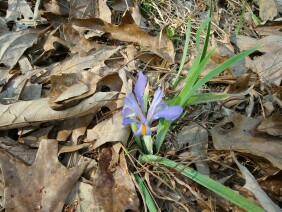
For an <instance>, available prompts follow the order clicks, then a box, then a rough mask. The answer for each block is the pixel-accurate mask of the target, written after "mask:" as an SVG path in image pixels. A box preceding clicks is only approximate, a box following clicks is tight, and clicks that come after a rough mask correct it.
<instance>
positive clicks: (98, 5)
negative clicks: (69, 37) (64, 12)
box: [69, 0, 111, 23]
mask: <svg viewBox="0 0 282 212" xmlns="http://www.w3.org/2000/svg"><path fill="white" fill-rule="evenodd" d="M69 17H70V18H80V19H85V18H101V19H102V20H104V21H107V22H109V23H110V22H111V10H110V9H109V7H108V6H107V4H106V1H105V0H96V1H88V0H81V1H72V2H71V3H70V14H69Z"/></svg>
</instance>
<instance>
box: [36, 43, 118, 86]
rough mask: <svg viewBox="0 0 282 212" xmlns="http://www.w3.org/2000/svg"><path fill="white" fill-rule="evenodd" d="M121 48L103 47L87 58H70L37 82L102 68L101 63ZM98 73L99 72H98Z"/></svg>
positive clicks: (74, 56)
mask: <svg viewBox="0 0 282 212" xmlns="http://www.w3.org/2000/svg"><path fill="white" fill-rule="evenodd" d="M119 49H120V47H115V48H112V47H103V48H100V49H98V50H95V51H91V52H89V55H88V56H86V57H80V56H79V55H78V54H75V55H73V56H72V57H69V58H68V59H66V60H64V61H63V62H61V63H60V64H58V65H56V66H54V67H50V68H49V69H48V71H47V72H48V73H46V74H44V75H43V76H42V77H40V78H39V79H37V82H42V81H44V80H47V79H49V78H50V76H51V75H59V74H63V73H65V74H66V73H79V72H82V71H83V70H84V69H90V68H93V67H94V66H98V67H100V63H101V62H104V61H105V60H106V59H108V58H109V57H110V56H112V55H113V54H114V53H116V52H117V51H118V50H119ZM97 71H98V70H97Z"/></svg>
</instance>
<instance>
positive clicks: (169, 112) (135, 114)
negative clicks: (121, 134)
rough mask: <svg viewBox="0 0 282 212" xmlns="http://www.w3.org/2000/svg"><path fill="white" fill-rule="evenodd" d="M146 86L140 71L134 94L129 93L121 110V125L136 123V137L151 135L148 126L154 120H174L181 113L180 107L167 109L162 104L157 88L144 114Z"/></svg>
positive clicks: (144, 78) (145, 79) (161, 95)
mask: <svg viewBox="0 0 282 212" xmlns="http://www.w3.org/2000/svg"><path fill="white" fill-rule="evenodd" d="M146 84H147V77H146V76H145V75H144V74H143V73H142V72H141V71H140V72H139V73H138V79H137V81H136V84H135V87H134V94H135V96H136V98H137V100H136V98H135V96H134V94H133V93H130V94H129V95H128V96H127V97H125V99H124V107H123V109H122V124H123V125H128V124H131V123H133V122H137V123H138V131H137V133H136V135H137V136H141V135H143V136H144V135H151V134H152V131H151V129H150V126H151V124H152V122H153V121H154V120H157V119H159V118H164V119H166V120H171V121H173V120H175V119H177V118H178V117H179V116H180V115H181V113H182V112H183V108H182V107H181V106H172V107H168V105H167V104H166V103H165V102H162V98H163V95H164V93H163V91H162V90H161V88H160V87H159V88H158V90H157V91H156V92H155V94H154V99H153V101H152V104H151V106H150V108H149V110H148V113H147V114H146V113H145V109H144V92H145V88H146Z"/></svg>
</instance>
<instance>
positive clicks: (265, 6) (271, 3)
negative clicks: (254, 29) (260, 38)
mask: <svg viewBox="0 0 282 212" xmlns="http://www.w3.org/2000/svg"><path fill="white" fill-rule="evenodd" d="M278 11H279V10H278V4H277V1H276V0H267V1H265V0H259V17H260V18H261V19H262V20H264V21H267V20H273V19H274V18H275V17H276V16H277V15H278Z"/></svg>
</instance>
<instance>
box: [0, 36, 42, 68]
mask: <svg viewBox="0 0 282 212" xmlns="http://www.w3.org/2000/svg"><path fill="white" fill-rule="evenodd" d="M36 39H37V35H36V33H34V32H31V31H30V30H22V31H19V32H10V33H6V34H4V35H2V36H1V37H0V63H3V64H4V65H6V66H8V67H9V68H13V67H14V65H16V63H17V62H18V60H19V58H20V57H21V56H22V54H23V53H24V51H25V50H26V49H27V48H28V47H30V46H32V45H33V43H34V42H35V40H36Z"/></svg>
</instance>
